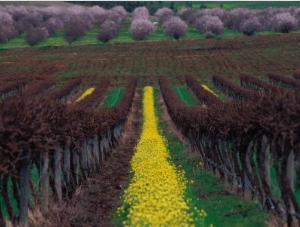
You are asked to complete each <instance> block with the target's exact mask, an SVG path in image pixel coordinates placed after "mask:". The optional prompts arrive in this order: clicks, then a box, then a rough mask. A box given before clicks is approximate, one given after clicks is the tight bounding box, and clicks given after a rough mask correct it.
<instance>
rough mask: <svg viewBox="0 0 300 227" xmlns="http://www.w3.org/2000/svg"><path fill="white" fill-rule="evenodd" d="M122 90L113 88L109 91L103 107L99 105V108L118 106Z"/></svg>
mask: <svg viewBox="0 0 300 227" xmlns="http://www.w3.org/2000/svg"><path fill="white" fill-rule="evenodd" d="M124 90H125V89H124V88H114V89H112V90H110V91H109V93H108V95H107V97H106V99H105V101H104V103H103V105H101V108H108V107H113V106H116V105H118V103H119V102H120V101H121V99H122V97H123V94H124Z"/></svg>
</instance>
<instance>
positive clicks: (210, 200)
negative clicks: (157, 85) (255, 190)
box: [156, 89, 268, 227]
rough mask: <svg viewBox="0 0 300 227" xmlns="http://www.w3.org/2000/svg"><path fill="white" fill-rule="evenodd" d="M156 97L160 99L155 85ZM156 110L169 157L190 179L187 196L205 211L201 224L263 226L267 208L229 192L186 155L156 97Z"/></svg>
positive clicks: (225, 226)
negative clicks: (165, 119)
mask: <svg viewBox="0 0 300 227" xmlns="http://www.w3.org/2000/svg"><path fill="white" fill-rule="evenodd" d="M156 100H159V92H158V89H156ZM156 110H157V112H158V116H159V117H158V119H159V127H160V128H161V130H162V132H161V133H162V134H163V135H164V136H165V138H166V139H167V141H168V148H169V150H170V155H171V160H172V162H173V163H175V164H176V165H177V167H178V168H182V170H184V171H185V174H186V178H187V179H188V181H189V186H188V190H187V197H188V198H190V199H191V200H192V201H193V203H194V205H195V206H196V207H197V208H198V209H200V210H201V209H204V210H205V212H206V213H207V217H206V219H205V225H204V226H208V225H209V224H213V226H224V227H240V226H243V227H247V226H249V227H253V226H256V227H259V226H265V221H266V220H267V217H268V215H267V212H266V211H264V210H261V209H260V208H259V207H258V204H256V203H254V202H249V201H246V200H244V199H243V198H239V197H238V196H235V195H231V194H230V193H228V191H227V190H226V187H225V184H223V183H222V182H220V180H219V179H218V177H216V176H214V175H212V174H211V173H210V172H209V171H208V170H206V169H205V167H204V166H203V165H202V163H197V161H196V159H195V158H194V157H192V156H191V155H189V152H188V145H187V144H186V143H183V142H180V141H179V140H178V138H177V137H176V136H175V135H174V134H173V133H172V131H171V130H170V126H169V125H168V123H167V122H165V121H162V120H161V119H162V118H163V117H162V115H163V113H162V109H161V107H159V105H158V103H157V101H156Z"/></svg>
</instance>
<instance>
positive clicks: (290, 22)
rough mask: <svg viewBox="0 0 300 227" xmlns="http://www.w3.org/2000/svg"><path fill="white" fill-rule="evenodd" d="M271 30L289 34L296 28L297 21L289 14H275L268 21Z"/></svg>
mask: <svg viewBox="0 0 300 227" xmlns="http://www.w3.org/2000/svg"><path fill="white" fill-rule="evenodd" d="M270 23H271V26H272V27H271V28H272V30H274V31H276V32H282V33H289V32H290V31H292V30H295V29H296V28H297V20H296V18H295V17H294V16H292V15H291V14H290V13H288V12H286V13H279V14H276V15H275V16H274V17H273V18H271V20H270Z"/></svg>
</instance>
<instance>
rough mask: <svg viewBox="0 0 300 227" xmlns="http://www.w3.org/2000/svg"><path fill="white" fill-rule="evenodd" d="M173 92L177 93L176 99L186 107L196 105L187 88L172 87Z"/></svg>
mask: <svg viewBox="0 0 300 227" xmlns="http://www.w3.org/2000/svg"><path fill="white" fill-rule="evenodd" d="M174 90H175V92H176V93H177V95H178V97H179V98H180V100H181V101H182V102H184V103H185V104H186V105H189V106H194V105H197V102H196V100H195V99H194V98H193V97H192V95H191V94H190V93H189V91H188V90H187V88H185V87H182V86H176V87H174Z"/></svg>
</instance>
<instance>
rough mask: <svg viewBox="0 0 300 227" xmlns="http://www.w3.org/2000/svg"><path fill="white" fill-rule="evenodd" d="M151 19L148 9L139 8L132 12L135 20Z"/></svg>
mask: <svg viewBox="0 0 300 227" xmlns="http://www.w3.org/2000/svg"><path fill="white" fill-rule="evenodd" d="M148 17H149V11H148V9H147V8H146V7H144V6H143V7H137V8H135V9H134V10H133V12H132V18H133V20H135V19H147V20H148Z"/></svg>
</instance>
